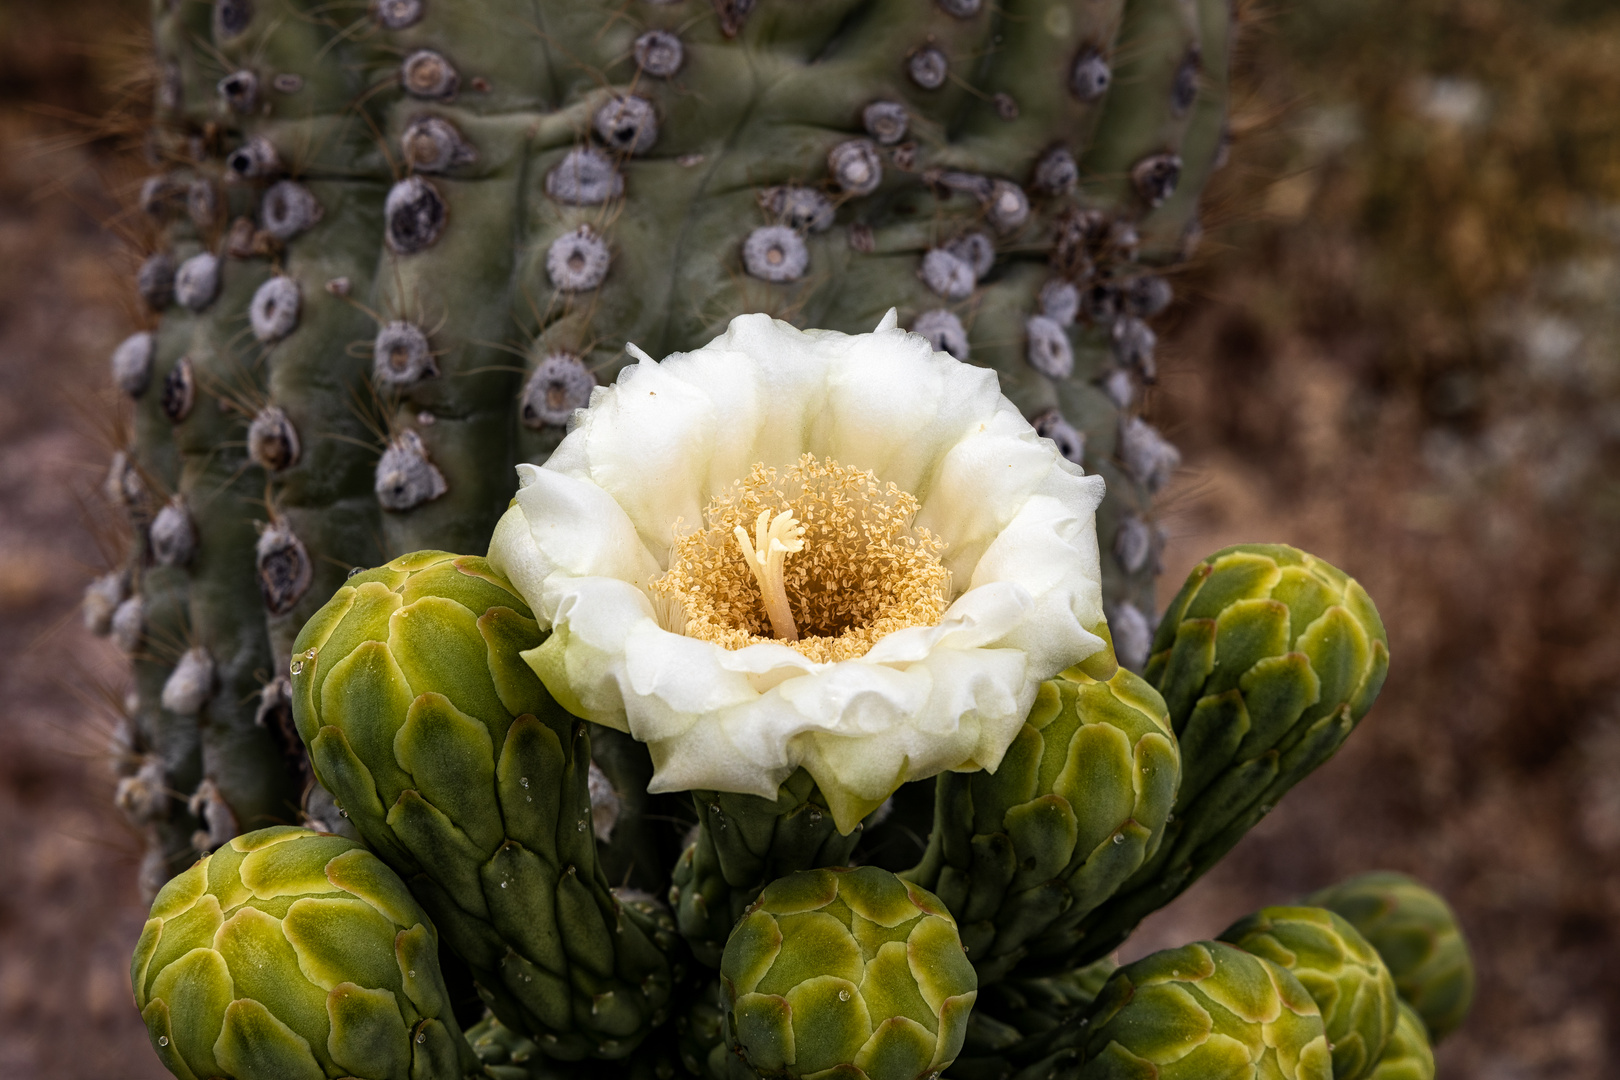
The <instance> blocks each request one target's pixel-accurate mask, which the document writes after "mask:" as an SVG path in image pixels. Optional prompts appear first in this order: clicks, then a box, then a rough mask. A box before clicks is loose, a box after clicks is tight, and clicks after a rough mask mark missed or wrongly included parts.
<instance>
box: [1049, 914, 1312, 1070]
mask: <svg viewBox="0 0 1620 1080" xmlns="http://www.w3.org/2000/svg"><path fill="white" fill-rule="evenodd" d="M1082 1058H1083V1063H1082V1065H1081V1067H1080V1070H1079V1072H1078V1074H1076V1077H1077V1080H1114V1078H1116V1077H1160V1078H1162V1080H1205V1078H1207V1077H1216V1076H1221V1077H1226V1076H1246V1077H1248V1076H1252V1077H1264V1078H1267V1080H1333V1062H1332V1058H1331V1057H1330V1055H1329V1052H1328V1044H1327V1035H1326V1034H1325V1032H1324V1031H1323V1027H1322V1016H1321V1013H1320V1012H1318V1010H1317V1008H1316V1003H1315V1002H1314V1001H1312V1000H1311V996H1310V995H1309V994H1307V993H1306V992H1305V988H1304V987H1303V986H1301V985H1300V984H1299V980H1298V979H1296V978H1294V977H1293V976H1292V975H1291V974H1289V973H1288V971H1287V970H1286V969H1284V968H1280V967H1278V966H1277V965H1276V964H1273V963H1272V962H1271V961H1269V960H1265V959H1263V958H1261V957H1258V956H1253V955H1251V954H1249V953H1246V952H1244V951H1243V950H1242V949H1238V948H1234V947H1233V946H1231V945H1227V944H1224V943H1222V942H1218V941H1201V942H1196V943H1194V944H1192V945H1184V946H1182V947H1181V948H1179V949H1166V950H1164V951H1163V952H1157V953H1154V954H1153V955H1151V956H1146V957H1143V958H1142V959H1141V960H1138V961H1136V962H1135V963H1133V964H1127V965H1126V966H1124V967H1122V968H1120V969H1119V970H1118V971H1116V972H1115V973H1114V975H1113V977H1112V978H1110V979H1109V980H1108V982H1107V983H1106V984H1105V985H1104V986H1103V988H1102V992H1101V993H1100V994H1098V996H1097V1002H1096V1004H1095V1005H1094V1006H1093V1008H1092V1012H1091V1014H1090V1016H1089V1017H1088V1018H1087V1021H1086V1036H1085V1039H1084V1043H1083V1050H1082Z"/></svg>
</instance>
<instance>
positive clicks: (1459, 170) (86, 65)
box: [0, 0, 1620, 1080]
mask: <svg viewBox="0 0 1620 1080" xmlns="http://www.w3.org/2000/svg"><path fill="white" fill-rule="evenodd" d="M1247 6H1248V7H1249V8H1250V12H1249V14H1250V18H1249V21H1248V23H1247V26H1246V30H1245V39H1244V43H1243V54H1242V55H1243V62H1242V64H1241V65H1240V68H1239V80H1240V90H1239V99H1240V102H1239V107H1238V109H1237V110H1236V112H1235V115H1234V117H1233V133H1234V136H1235V142H1234V146H1233V150H1232V159H1231V164H1230V165H1229V166H1228V167H1227V169H1226V170H1225V171H1224V173H1223V174H1222V175H1221V176H1220V177H1219V179H1218V181H1217V183H1216V188H1215V190H1214V192H1213V193H1212V198H1211V203H1210V209H1209V211H1208V214H1207V217H1206V225H1207V236H1206V241H1205V244H1204V248H1203V250H1202V251H1201V252H1200V253H1199V256H1198V259H1197V261H1196V262H1195V263H1194V264H1193V265H1192V266H1190V267H1187V268H1185V269H1184V270H1183V271H1182V272H1181V273H1180V274H1179V275H1178V285H1179V288H1180V292H1181V294H1182V296H1183V297H1184V298H1185V302H1184V303H1183V304H1181V305H1180V306H1179V307H1178V308H1177V309H1176V314H1175V316H1174V326H1173V327H1172V328H1171V330H1170V333H1169V334H1168V335H1167V337H1168V341H1167V344H1166V352H1167V354H1168V355H1167V357H1166V362H1165V364H1164V367H1165V368H1166V371H1165V374H1164V375H1163V376H1162V378H1161V381H1160V385H1159V388H1158V389H1157V390H1156V391H1155V394H1154V397H1153V399H1152V402H1151V408H1152V411H1153V418H1154V419H1155V421H1156V422H1159V423H1161V424H1162V425H1163V426H1164V427H1165V429H1166V430H1167V431H1168V432H1169V433H1170V434H1171V435H1172V437H1173V438H1175V439H1176V440H1177V442H1178V443H1179V444H1180V446H1181V447H1182V449H1183V452H1184V455H1185V460H1186V462H1187V467H1186V468H1185V469H1184V470H1183V473H1182V475H1181V476H1180V478H1179V479H1178V481H1177V483H1176V485H1175V487H1174V488H1173V490H1172V491H1171V492H1170V493H1169V497H1168V498H1167V499H1166V500H1165V502H1164V504H1163V514H1162V522H1163V524H1164V526H1165V527H1166V529H1167V530H1168V532H1169V534H1170V537H1171V539H1170V543H1169V545H1168V547H1167V549H1166V551H1165V553H1164V566H1165V577H1164V579H1163V585H1162V588H1163V596H1162V599H1168V597H1169V595H1170V594H1171V593H1172V592H1173V591H1174V590H1175V588H1176V587H1177V586H1178V584H1179V582H1180V580H1181V577H1182V576H1183V575H1184V574H1185V572H1186V571H1187V570H1188V569H1189V568H1190V566H1191V565H1192V563H1193V562H1194V561H1195V560H1196V559H1198V558H1199V557H1201V556H1202V555H1204V554H1206V553H1207V552H1208V551H1210V550H1212V549H1214V548H1216V547H1218V546H1221V545H1224V544H1228V543H1234V542H1239V541H1243V540H1255V539H1266V540H1282V541H1287V542H1290V543H1294V544H1297V545H1299V546H1301V547H1304V548H1307V549H1309V550H1311V551H1313V552H1316V553H1318V554H1320V555H1322V556H1324V557H1326V558H1328V559H1330V560H1331V561H1333V562H1335V563H1337V564H1338V565H1340V566H1342V567H1344V568H1345V569H1346V570H1348V571H1350V572H1351V573H1353V574H1355V575H1356V576H1358V577H1359V578H1360V579H1361V580H1362V581H1363V583H1364V584H1366V586H1367V587H1368V589H1369V590H1370V591H1371V592H1372V594H1373V596H1374V597H1375V598H1376V599H1377V600H1378V602H1379V604H1380V607H1381V609H1382V611H1383V613H1384V617H1385V621H1386V623H1387V624H1388V626H1389V630H1390V635H1391V638H1392V646H1393V649H1392V651H1393V657H1394V665H1393V670H1392V674H1391V678H1390V681H1389V684H1388V686H1387V687H1386V689H1385V691H1384V695H1383V698H1382V700H1381V702H1380V704H1379V705H1378V707H1377V708H1376V709H1375V710H1374V711H1373V712H1372V714H1371V715H1370V717H1369V718H1368V719H1367V721H1366V722H1365V724H1364V726H1363V728H1362V730H1361V731H1360V732H1359V733H1358V734H1357V735H1356V736H1355V737H1354V738H1353V739H1351V741H1350V743H1349V744H1348V745H1347V746H1346V748H1345V749H1344V751H1343V752H1342V753H1341V754H1340V755H1339V756H1338V757H1337V758H1336V759H1335V760H1334V761H1332V762H1331V763H1329V764H1328V765H1327V766H1325V767H1324V768H1323V769H1322V770H1321V771H1320V772H1319V773H1318V774H1317V775H1315V776H1314V777H1312V778H1310V779H1309V780H1308V781H1306V782H1305V783H1304V784H1302V785H1301V787H1300V788H1299V789H1297V790H1296V791H1295V792H1294V793H1293V794H1292V795H1290V797H1289V798H1288V799H1287V800H1285V801H1284V802H1283V803H1282V804H1281V805H1280V806H1279V808H1278V809H1277V810H1276V811H1275V812H1274V813H1273V814H1272V815H1271V817H1270V818H1268V819H1267V820H1266V821H1264V822H1263V823H1262V824H1261V825H1260V827H1259V828H1257V829H1256V830H1255V832H1254V833H1253V834H1251V835H1250V836H1249V837H1248V838H1247V839H1245V840H1244V841H1243V843H1242V844H1241V845H1240V846H1239V847H1238V848H1237V850H1236V851H1234V852H1233V854H1232V855H1231V856H1230V857H1228V859H1227V860H1226V861H1225V862H1224V863H1223V864H1222V865H1221V866H1220V867H1218V868H1217V869H1216V870H1215V871H1214V872H1213V873H1212V874H1211V875H1210V876H1209V877H1208V878H1206V879H1205V880H1204V881H1203V882H1202V883H1200V884H1199V885H1198V886H1197V887H1195V888H1194V889H1193V890H1192V892H1190V893H1189V894H1188V895H1187V896H1185V897H1183V898H1182V899H1181V900H1180V901H1178V902H1177V903H1176V904H1175V905H1173V906H1172V907H1171V908H1169V909H1167V910H1166V911H1164V912H1162V913H1160V914H1159V915H1157V916H1155V917H1154V918H1153V919H1152V920H1151V921H1150V922H1149V924H1148V925H1147V927H1146V928H1145V929H1144V932H1143V933H1142V934H1140V935H1139V936H1138V938H1137V939H1136V940H1134V941H1133V942H1132V943H1131V946H1130V952H1131V954H1133V955H1134V954H1136V953H1140V952H1142V951H1145V950H1146V949H1148V948H1150V947H1159V946H1162V945H1169V944H1179V943H1181V942H1184V941H1187V940H1191V939H1193V938H1195V937H1204V936H1209V935H1212V934H1214V933H1217V932H1219V931H1220V930H1221V929H1222V928H1223V927H1224V926H1225V925H1226V924H1227V923H1228V922H1230V921H1231V920H1232V919H1234V918H1236V917H1237V916H1239V915H1241V914H1243V913H1245V912H1247V911H1249V910H1251V909H1252V908H1254V907H1257V906H1259V905H1261V904H1264V903H1269V902H1277V901H1280V900H1283V899H1286V898H1290V897H1293V896H1296V895H1298V894H1300V893H1303V892H1306V891H1309V890H1311V889H1314V888H1316V887H1318V886H1321V885H1324V884H1326V883H1328V882H1330V881H1333V880H1336V879H1338V878H1340V877H1343V876H1346V875H1348V874H1351V873H1354V872H1357V871H1361V870H1365V869H1371V868H1375V867H1389V868H1393V869H1399V870H1404V871H1407V872H1410V873H1413V874H1416V875H1418V876H1419V877H1422V878H1423V879H1425V880H1427V881H1428V882H1430V883H1431V884H1433V885H1435V886H1436V887H1438V888H1440V889H1441V890H1442V891H1443V892H1445V893H1446V894H1447V895H1448V896H1449V897H1450V898H1451V899H1452V901H1453V902H1454V903H1455V904H1456V906H1457V907H1458V909H1459V910H1460V912H1461V915H1462V919H1463V922H1464V924H1465V925H1466V927H1467V929H1468V932H1469V934H1470V937H1471V939H1472V941H1473V943H1474V946H1475V950H1476V955H1477V958H1478V960H1479V963H1480V968H1481V986H1480V996H1479V999H1478V1002H1477V1004H1476V1008H1475V1013H1474V1016H1473V1018H1472V1019H1471V1020H1470V1022H1469V1024H1468V1025H1467V1026H1466V1027H1465V1028H1464V1029H1463V1030H1462V1031H1461V1032H1460V1033H1459V1034H1457V1035H1455V1036H1453V1037H1452V1039H1451V1040H1450V1041H1449V1042H1448V1043H1447V1044H1446V1045H1445V1046H1444V1047H1443V1049H1442V1051H1441V1054H1440V1062H1441V1075H1442V1076H1444V1077H1451V1078H1461V1077H1470V1078H1473V1077H1477V1078H1480V1080H1531V1078H1542V1077H1546V1078H1554V1077H1556V1078H1559V1080H1586V1078H1594V1080H1595V1078H1597V1077H1606V1076H1608V1075H1609V1068H1608V1066H1609V1064H1610V1062H1611V1060H1614V1061H1620V1052H1617V1051H1620V965H1617V964H1616V963H1615V961H1616V960H1617V959H1620V619H1616V617H1615V615H1614V612H1615V610H1616V605H1617V604H1620V7H1617V5H1615V4H1614V3H1613V2H1612V0H1402V2H1397V0H1361V2H1360V3H1355V4H1345V3H1332V2H1328V0H1264V2H1263V3H1258V4H1256V3H1251V4H1248V5H1247ZM143 14H144V5H143V4H141V3H139V2H138V0H49V2H47V0H6V2H4V3H0V373H3V379H4V382H3V386H4V390H3V393H0V448H3V452H0V649H4V650H5V652H6V654H7V655H8V656H9V657H10V662H9V663H8V664H6V665H4V666H3V667H0V701H4V703H5V710H4V713H3V714H0V1075H4V1076H6V1077H10V1078H18V1080H23V1078H31V1077H63V1078H66V1077H74V1078H78V1077H83V1078H86V1080H89V1078H91V1077H95V1078H106V1077H120V1078H123V1077H158V1076H161V1075H163V1074H162V1072H161V1069H160V1067H159V1066H158V1065H157V1063H156V1060H155V1058H154V1057H153V1055H151V1053H150V1051H149V1050H148V1049H147V1048H146V1045H145V1043H146V1039H145V1033H144V1030H143V1028H142V1026H141V1024H140V1021H139V1018H138V1017H137V1016H136V1015H135V1012H134V1009H133V1007H132V1006H131V1005H130V1003H129V998H128V987H127V982H126V979H127V975H126V974H125V963H126V956H127V952H128V949H129V947H130V945H131V943H132V942H133V940H134V937H135V935H136V933H137V932H138V929H139V926H140V923H141V920H142V918H143V916H144V910H143V906H142V904H141V902H140V900H139V897H138V896H137V894H136V889H135V885H134V880H135V864H136V858H137V850H138V843H137V841H136V838H135V837H134V835H133V834H132V833H130V832H129V831H128V830H127V829H126V828H125V827H124V826H123V825H122V823H121V820H120V818H119V815H118V813H117V811H116V810H115V809H114V808H113V806H112V801H111V800H112V789H113V779H112V774H111V772H110V770H109V769H108V767H107V764H106V761H107V757H108V753H109V749H108V747H109V741H110V736H111V733H112V731H113V728H114V725H113V716H114V715H115V708H114V705H115V703H116V701H117V700H118V698H119V696H120V693H121V684H120V681H119V680H120V661H119V659H118V658H117V657H116V656H115V655H113V652H112V650H111V648H110V647H109V646H107V645H106V643H105V642H103V641H100V640H98V639H95V638H92V637H90V636H89V635H88V634H87V633H85V632H84V631H83V630H82V629H81V628H80V626H79V622H78V617H77V615H76V613H75V611H74V605H75V603H76V601H77V598H78V593H79V590H80V588H81V587H82V586H83V584H84V583H85V582H86V581H87V580H88V579H89V577H90V576H91V575H92V574H93V573H94V572H97V571H99V570H100V569H101V568H102V566H103V565H104V564H103V560H104V559H105V558H106V557H107V555H108V554H109V552H108V551H107V550H104V549H106V548H107V546H108V545H109V544H115V543H116V535H115V533H114V530H112V529H111V528H110V527H108V526H107V525H106V524H105V523H104V522H103V521H102V514H103V512H102V511H99V510H97V509H96V507H97V506H98V503H97V501H96V494H95V493H96V490H97V488H98V487H99V484H100V476H101V470H102V469H103V468H104V465H105V461H106V459H107V456H108V454H109V453H110V449H111V443H112V440H113V437H114V436H113V433H112V432H111V430H110V422H109V420H108V419H107V418H108V417H110V416H112V415H113V413H114V409H113V404H112V401H111V397H110V395H109V393H108V390H107V387H106V377H105V372H104V367H105V362H104V357H105V355H106V353H107V351H108V349H110V347H111V346H112V345H113V344H114V343H115V342H116V341H117V340H118V339H119V338H121V337H122V336H123V334H125V333H127V332H128V329H129V325H130V319H131V311H132V302H131V295H130V294H131V292H132V290H131V288H130V285H131V279H132V270H133V266H134V261H135V259H134V256H133V255H131V253H130V250H129V244H130V243H131V242H133V243H136V244H138V243H139V242H140V239H141V238H140V236H139V235H138V232H137V231H136V230H137V228H138V226H137V225H136V224H135V223H134V222H133V221H132V219H130V218H129V217H127V216H125V215H126V212H125V211H121V210H120V209H119V207H120V204H121V203H122V204H126V205H127V203H128V202H129V201H130V196H132V194H133V190H134V188H135V187H136V186H137V185H138V181H139V177H140V175H141V170H142V164H141V161H140V156H139V140H138V138H135V137H133V133H132V131H130V130H127V129H126V128H127V125H120V124H116V123H115V124H112V125H110V126H109V125H103V126H100V127H98V126H96V125H94V124H93V123H91V122H90V120H89V119H88V118H92V117H95V116H99V115H105V114H106V113H108V112H109V111H113V112H117V111H118V110H119V108H120V106H121V102H123V101H124V100H125V97H124V95H125V93H126V91H127V90H128V89H129V88H130V86H131V85H132V84H131V80H132V79H133V78H134V77H135V76H137V75H138V71H137V70H136V68H135V67H134V66H131V63H132V62H131V57H132V56H133V55H134V54H135V49H134V46H135V44H136V43H137V42H138V40H139V35H140V25H141V17H142V15H143ZM109 224H110V225H111V227H110V228H108V227H105V226H106V225H109ZM87 525H88V526H89V527H87ZM1107 541H1108V538H1106V537H1105V538H1104V542H1105V543H1107Z"/></svg>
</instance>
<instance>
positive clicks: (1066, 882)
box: [906, 665, 1181, 984]
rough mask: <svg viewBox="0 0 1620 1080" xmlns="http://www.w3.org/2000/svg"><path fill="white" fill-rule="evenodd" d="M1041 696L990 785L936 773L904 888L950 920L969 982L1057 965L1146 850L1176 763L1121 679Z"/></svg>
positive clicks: (1050, 688) (1145, 703)
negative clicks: (909, 884) (930, 895)
mask: <svg viewBox="0 0 1620 1080" xmlns="http://www.w3.org/2000/svg"><path fill="white" fill-rule="evenodd" d="M1110 666H1111V667H1112V668H1113V669H1112V670H1111V671H1107V672H1103V671H1099V672H1098V674H1099V675H1101V676H1103V678H1101V679H1099V678H1093V677H1092V676H1091V675H1088V674H1086V673H1085V672H1084V671H1081V670H1079V669H1070V670H1069V671H1067V672H1065V673H1064V674H1063V676H1062V677H1060V678H1057V679H1052V680H1049V681H1048V682H1045V683H1043V684H1042V685H1041V689H1040V694H1039V696H1038V697H1037V698H1036V699H1035V706H1034V708H1033V709H1032V710H1031V711H1030V715H1029V720H1028V721H1027V722H1026V723H1025V724H1024V727H1023V729H1022V730H1021V731H1020V732H1019V733H1018V736H1017V738H1015V739H1014V740H1013V744H1012V745H1011V746H1010V747H1008V749H1007V755H1006V756H1005V757H1004V758H1002V760H1001V765H1000V766H999V767H998V768H997V769H996V771H995V772H994V773H990V772H985V771H979V772H972V773H943V774H941V775H940V777H939V780H938V781H937V782H936V784H937V787H936V801H935V810H934V831H933V834H932V836H931V837H930V838H929V846H928V850H927V851H926V852H925V854H924V855H923V859H922V862H921V863H919V864H918V866H917V868H916V869H915V870H912V871H910V872H908V873H907V875H906V876H907V878H908V879H910V880H912V881H915V882H917V883H918V884H919V885H922V886H923V887H924V888H927V889H932V890H934V891H935V892H936V893H937V894H938V895H939V898H940V899H941V900H943V901H944V902H945V904H946V906H948V907H949V908H950V910H951V913H952V914H953V915H954V916H955V917H956V920H957V924H958V925H959V926H960V927H961V930H962V940H963V942H964V943H965V944H966V945H967V947H968V956H969V958H971V959H972V961H973V966H974V967H975V968H977V969H978V972H979V980H980V982H982V983H985V984H989V983H993V982H995V981H996V980H997V979H999V978H1001V977H1002V976H1003V975H1005V974H1006V973H1007V972H1009V971H1010V970H1012V968H1013V966H1014V965H1015V964H1017V963H1019V961H1020V960H1022V959H1024V957H1025V956H1029V957H1030V958H1031V959H1030V966H1031V967H1034V968H1036V969H1038V970H1040V971H1043V972H1050V971H1062V970H1065V969H1067V968H1068V967H1070V966H1071V965H1070V961H1069V958H1070V956H1071V955H1072V954H1073V952H1074V947H1075V945H1076V943H1077V941H1078V937H1077V936H1076V934H1075V928H1076V927H1077V926H1078V925H1079V923H1080V921H1081V920H1082V919H1083V918H1084V917H1085V916H1086V915H1088V914H1089V913H1090V912H1091V911H1093V910H1094V909H1095V908H1096V907H1097V906H1098V905H1099V904H1101V903H1102V902H1103V901H1104V900H1107V899H1108V898H1109V897H1110V896H1112V895H1113V894H1114V892H1115V890H1117V889H1118V888H1119V887H1120V886H1121V885H1122V884H1123V883H1124V882H1125V881H1126V879H1128V878H1129V877H1130V876H1131V875H1132V874H1133V873H1135V872H1136V871H1137V869H1138V868H1140V867H1141V866H1142V864H1143V863H1144V861H1146V860H1147V859H1148V858H1150V857H1151V856H1152V855H1153V853H1154V852H1155V851H1156V850H1157V849H1158V847H1159V844H1160V841H1161V840H1162V839H1163V838H1164V830H1165V824H1166V821H1167V819H1168V818H1169V815H1170V808H1171V806H1172V805H1173V804H1174V803H1175V798H1176V785H1177V779H1178V777H1179V776H1180V772H1181V762H1180V757H1179V755H1178V753H1177V750H1176V740H1175V736H1174V735H1173V734H1171V731H1170V721H1169V718H1168V717H1167V716H1166V715H1165V708H1164V700H1163V699H1162V698H1160V697H1159V694H1158V692H1157V691H1155V690H1154V689H1153V687H1152V686H1150V685H1149V684H1148V683H1147V682H1146V681H1144V680H1143V679H1142V678H1141V677H1140V676H1137V675H1135V674H1133V673H1132V672H1130V671H1128V670H1126V669H1125V668H1122V667H1117V666H1113V665H1110Z"/></svg>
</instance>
